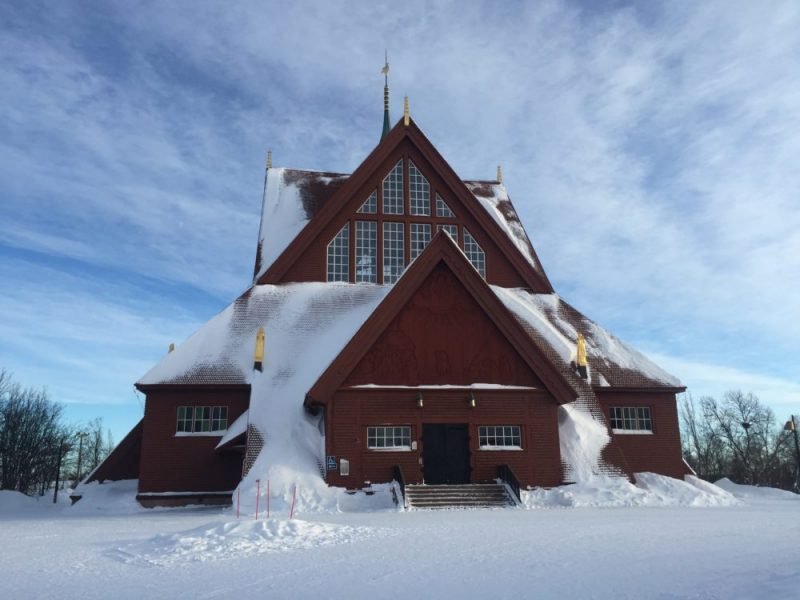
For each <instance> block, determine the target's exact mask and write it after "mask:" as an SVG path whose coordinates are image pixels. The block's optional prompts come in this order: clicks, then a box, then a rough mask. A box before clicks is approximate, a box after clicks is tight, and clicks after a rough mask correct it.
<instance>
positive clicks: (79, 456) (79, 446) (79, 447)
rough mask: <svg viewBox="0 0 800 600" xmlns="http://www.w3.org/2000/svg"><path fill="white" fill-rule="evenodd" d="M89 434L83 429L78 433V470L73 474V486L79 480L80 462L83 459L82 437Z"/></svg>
mask: <svg viewBox="0 0 800 600" xmlns="http://www.w3.org/2000/svg"><path fill="white" fill-rule="evenodd" d="M87 435H89V434H88V433H87V432H85V431H81V432H79V433H78V471H77V473H76V474H75V486H76V487H77V485H78V484H79V483H80V482H81V462H82V461H83V438H85V437H86V436H87Z"/></svg>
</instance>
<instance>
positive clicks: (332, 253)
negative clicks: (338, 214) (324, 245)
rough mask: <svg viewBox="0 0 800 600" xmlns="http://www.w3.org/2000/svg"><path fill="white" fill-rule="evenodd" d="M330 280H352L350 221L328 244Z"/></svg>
mask: <svg viewBox="0 0 800 600" xmlns="http://www.w3.org/2000/svg"><path fill="white" fill-rule="evenodd" d="M328 281H350V223H345V224H344V227H342V229H341V231H339V233H337V234H336V237H335V238H333V239H332V240H331V241H330V243H329V244H328Z"/></svg>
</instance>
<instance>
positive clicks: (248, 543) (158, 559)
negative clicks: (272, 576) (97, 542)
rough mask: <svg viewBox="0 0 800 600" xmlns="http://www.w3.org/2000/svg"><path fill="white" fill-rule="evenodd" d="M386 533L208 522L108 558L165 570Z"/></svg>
mask: <svg viewBox="0 0 800 600" xmlns="http://www.w3.org/2000/svg"><path fill="white" fill-rule="evenodd" d="M388 531H390V530H385V529H374V528H369V527H350V526H347V525H333V524H330V523H311V522H308V521H300V520H291V521H289V520H276V519H270V520H261V521H254V520H247V521H226V520H219V521H212V522H210V523H207V524H205V525H201V526H200V527H195V528H193V529H188V530H186V531H179V532H177V533H170V534H159V535H156V536H154V537H152V538H150V539H148V540H145V541H143V542H136V543H133V544H128V545H125V546H121V547H119V548H117V549H115V550H112V551H111V552H109V555H110V556H112V557H113V558H116V559H118V560H120V561H122V562H125V563H133V564H139V565H152V566H159V567H169V566H175V565H180V564H183V563H190V562H208V561H217V560H227V559H234V558H241V557H244V556H252V555H254V554H264V553H267V552H285V551H287V550H299V549H310V548H316V547H319V546H329V545H333V544H345V543H349V542H352V541H353V540H356V539H362V538H365V537H369V536H374V535H386V534H387V532H388Z"/></svg>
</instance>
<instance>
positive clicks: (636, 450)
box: [597, 390, 690, 479]
mask: <svg viewBox="0 0 800 600" xmlns="http://www.w3.org/2000/svg"><path fill="white" fill-rule="evenodd" d="M597 398H598V400H599V401H600V405H601V407H602V409H603V412H604V413H605V416H606V419H609V423H610V408H611V407H612V406H649V407H650V415H651V418H652V424H653V433H652V435H646V434H644V435H639V434H622V433H617V434H613V435H614V438H615V440H616V442H617V444H618V445H619V448H620V449H621V450H622V452H623V454H624V455H625V459H626V460H627V462H628V466H629V468H630V471H631V473H642V472H648V471H649V472H653V473H660V474H662V475H668V476H670V477H677V478H679V479H682V478H683V476H684V475H685V474H687V473H690V471H689V468H688V467H687V466H686V464H685V463H684V462H683V455H682V453H681V434H680V427H679V425H678V408H677V402H676V400H675V394H674V393H671V392H625V391H618V390H616V391H604V390H597Z"/></svg>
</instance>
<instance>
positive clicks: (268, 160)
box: [267, 150, 272, 169]
mask: <svg viewBox="0 0 800 600" xmlns="http://www.w3.org/2000/svg"><path fill="white" fill-rule="evenodd" d="M267 168H268V169H271V168H272V150H267Z"/></svg>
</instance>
